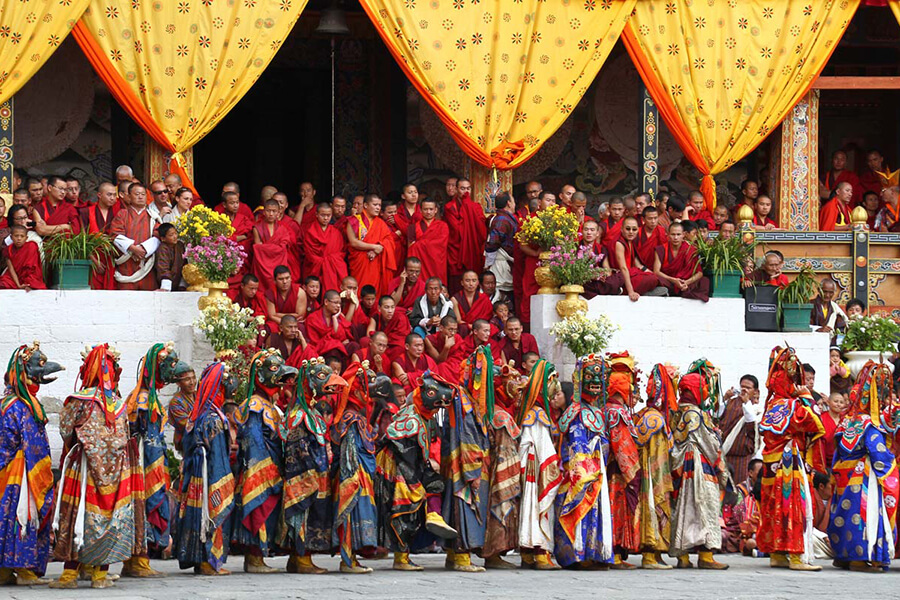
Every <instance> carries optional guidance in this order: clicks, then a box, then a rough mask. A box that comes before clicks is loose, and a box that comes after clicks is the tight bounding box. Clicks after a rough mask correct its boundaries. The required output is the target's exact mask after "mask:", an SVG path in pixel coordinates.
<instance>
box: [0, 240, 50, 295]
mask: <svg viewBox="0 0 900 600" xmlns="http://www.w3.org/2000/svg"><path fill="white" fill-rule="evenodd" d="M6 256H7V257H8V258H9V262H10V263H12V268H13V269H15V271H16V277H18V278H19V283H20V284H21V285H27V286H31V289H33V290H46V289H47V286H46V285H44V273H43V269H42V268H41V251H40V250H39V249H38V245H37V244H36V243H34V242H30V241H28V242H25V243H24V244H23V245H22V247H21V248H16V247H15V245H12V246H8V247H7V248H6ZM4 262H6V261H4ZM5 266H6V265H4V271H5V273H3V275H2V276H0V290H17V289H19V286H17V285H16V283H15V282H14V281H13V278H12V275H10V274H9V269H6V268H5Z"/></svg>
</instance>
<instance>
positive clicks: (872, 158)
mask: <svg viewBox="0 0 900 600" xmlns="http://www.w3.org/2000/svg"><path fill="white" fill-rule="evenodd" d="M890 171H891V170H890V169H889V168H888V167H886V166H885V164H884V156H882V155H881V152H879V151H878V150H869V152H867V153H866V170H865V171H864V172H863V173H862V174H861V175H860V176H859V187H860V197H861V198H862V199H863V200H865V195H866V194H867V193H869V192H875V193H876V194H879V195H880V194H881V189H882V188H883V187H884V177H882V175H881V174H882V173H890Z"/></svg>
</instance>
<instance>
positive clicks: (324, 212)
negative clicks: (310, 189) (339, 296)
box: [303, 202, 347, 291]
mask: <svg viewBox="0 0 900 600" xmlns="http://www.w3.org/2000/svg"><path fill="white" fill-rule="evenodd" d="M315 215H316V221H315V222H314V223H313V225H311V226H310V227H309V228H308V229H306V235H305V236H304V238H303V243H304V244H305V246H306V249H305V253H304V261H303V272H304V273H305V274H306V276H307V277H309V276H315V277H318V278H319V280H320V281H321V282H322V289H324V290H326V291H327V290H339V289H341V281H343V279H344V277H346V276H347V263H346V262H345V260H344V259H345V246H344V236H343V235H341V232H340V231H339V230H338V229H337V228H336V227H335V226H334V225H332V224H331V217H332V210H331V205H330V204H329V203H327V202H320V203H319V204H318V205H316V211H315Z"/></svg>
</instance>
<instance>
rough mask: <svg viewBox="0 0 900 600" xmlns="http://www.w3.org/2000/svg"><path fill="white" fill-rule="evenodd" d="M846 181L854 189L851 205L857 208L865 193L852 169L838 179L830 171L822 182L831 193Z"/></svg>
mask: <svg viewBox="0 0 900 600" xmlns="http://www.w3.org/2000/svg"><path fill="white" fill-rule="evenodd" d="M845 181H846V182H847V183H849V184H850V186H851V187H852V188H853V196H851V198H850V205H851V206H856V205H857V204H859V202H860V201H861V200H862V192H863V190H862V184H860V182H859V177H858V176H857V175H856V173H854V172H853V171H851V170H850V169H844V170H843V171H841V172H840V173H839V174H838V175H837V177H835V176H834V171H832V170H831V169H829V170H828V171H826V172H825V177H824V179H823V180H822V183H823V184H824V185H825V187H826V188H828V191H829V192H833V191H834V190H835V188H837V186H838V184H839V183H844V182H845ZM879 191H881V190H879ZM823 231H824V230H823Z"/></svg>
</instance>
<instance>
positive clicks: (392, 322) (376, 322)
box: [366, 296, 410, 360]
mask: <svg viewBox="0 0 900 600" xmlns="http://www.w3.org/2000/svg"><path fill="white" fill-rule="evenodd" d="M376 331H383V332H384V333H385V334H386V335H387V336H388V350H387V355H388V358H390V359H391V360H393V359H394V358H395V357H396V356H397V355H398V354H400V353H401V352H403V349H404V347H405V345H406V336H408V335H409V333H410V327H409V319H407V318H406V311H404V310H403V309H402V308H401V309H397V305H396V304H395V303H394V299H393V298H391V297H390V296H382V297H381V298H379V299H378V312H377V313H376V314H375V315H373V316H372V318H371V319H370V320H369V327H368V328H367V329H366V335H372V334H373V333H374V332H376Z"/></svg>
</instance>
